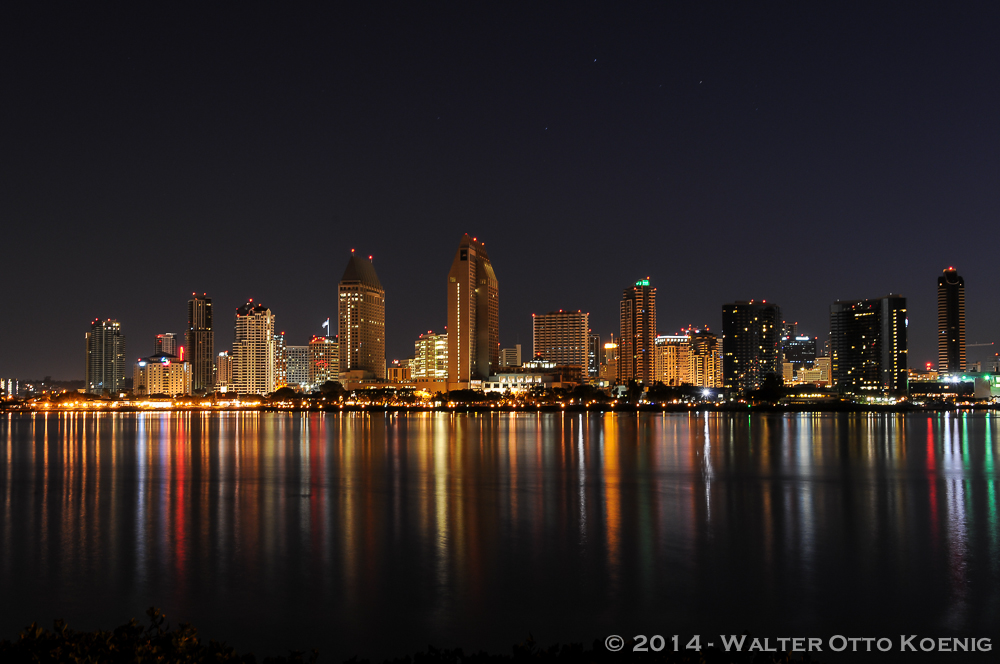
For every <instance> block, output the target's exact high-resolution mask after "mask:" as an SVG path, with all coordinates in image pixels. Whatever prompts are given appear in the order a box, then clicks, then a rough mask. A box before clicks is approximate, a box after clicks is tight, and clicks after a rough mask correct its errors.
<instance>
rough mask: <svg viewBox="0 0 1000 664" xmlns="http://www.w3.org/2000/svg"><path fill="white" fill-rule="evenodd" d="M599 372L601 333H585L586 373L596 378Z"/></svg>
mask: <svg viewBox="0 0 1000 664" xmlns="http://www.w3.org/2000/svg"><path fill="white" fill-rule="evenodd" d="M600 373H601V335H599V334H589V335H587V375H588V376H590V377H591V378H597V377H598V376H599V375H600Z"/></svg>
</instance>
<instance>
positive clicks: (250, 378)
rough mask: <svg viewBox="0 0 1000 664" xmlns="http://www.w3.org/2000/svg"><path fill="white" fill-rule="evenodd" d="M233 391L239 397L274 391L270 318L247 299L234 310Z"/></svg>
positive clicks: (272, 336) (260, 307)
mask: <svg viewBox="0 0 1000 664" xmlns="http://www.w3.org/2000/svg"><path fill="white" fill-rule="evenodd" d="M234 332H235V334H234V337H233V389H234V390H235V391H236V392H237V393H239V394H269V393H271V392H274V390H275V386H274V366H275V362H274V346H275V344H274V315H273V314H272V313H271V310H270V309H268V308H267V307H265V306H264V305H263V304H254V303H253V300H250V301H249V302H247V303H246V304H244V305H243V306H242V307H240V308H239V309H237V310H236V325H235V330H234Z"/></svg>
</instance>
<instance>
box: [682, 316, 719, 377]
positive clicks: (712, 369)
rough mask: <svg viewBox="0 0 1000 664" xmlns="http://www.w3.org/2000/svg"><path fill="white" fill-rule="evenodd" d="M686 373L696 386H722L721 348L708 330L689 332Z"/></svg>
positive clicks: (715, 337)
mask: <svg viewBox="0 0 1000 664" xmlns="http://www.w3.org/2000/svg"><path fill="white" fill-rule="evenodd" d="M689 335H690V337H689V338H690V347H691V349H690V351H689V353H688V363H689V364H688V375H689V377H690V379H691V384H692V385H696V386H698V387H722V348H721V347H720V346H719V338H718V337H717V336H715V335H714V334H712V333H711V332H709V331H708V330H696V331H693V332H689Z"/></svg>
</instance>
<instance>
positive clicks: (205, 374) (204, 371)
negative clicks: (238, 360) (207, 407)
mask: <svg viewBox="0 0 1000 664" xmlns="http://www.w3.org/2000/svg"><path fill="white" fill-rule="evenodd" d="M185 337H186V338H185V345H186V346H187V356H186V357H185V359H186V360H187V361H188V362H190V363H191V389H192V390H193V391H194V392H196V393H197V392H206V391H210V390H212V389H214V388H215V364H214V363H215V332H213V331H212V298H210V297H208V296H207V295H205V294H204V293H202V294H201V295H198V294H197V293H191V299H190V300H188V329H187V333H186V334H185Z"/></svg>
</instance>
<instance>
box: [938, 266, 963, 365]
mask: <svg viewBox="0 0 1000 664" xmlns="http://www.w3.org/2000/svg"><path fill="white" fill-rule="evenodd" d="M937 290H938V373H954V372H956V371H965V369H966V367H965V279H963V278H962V277H960V276H958V272H956V271H955V268H953V267H949V268H948V269H947V270H945V271H944V274H942V275H941V276H940V277H938V289H937Z"/></svg>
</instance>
